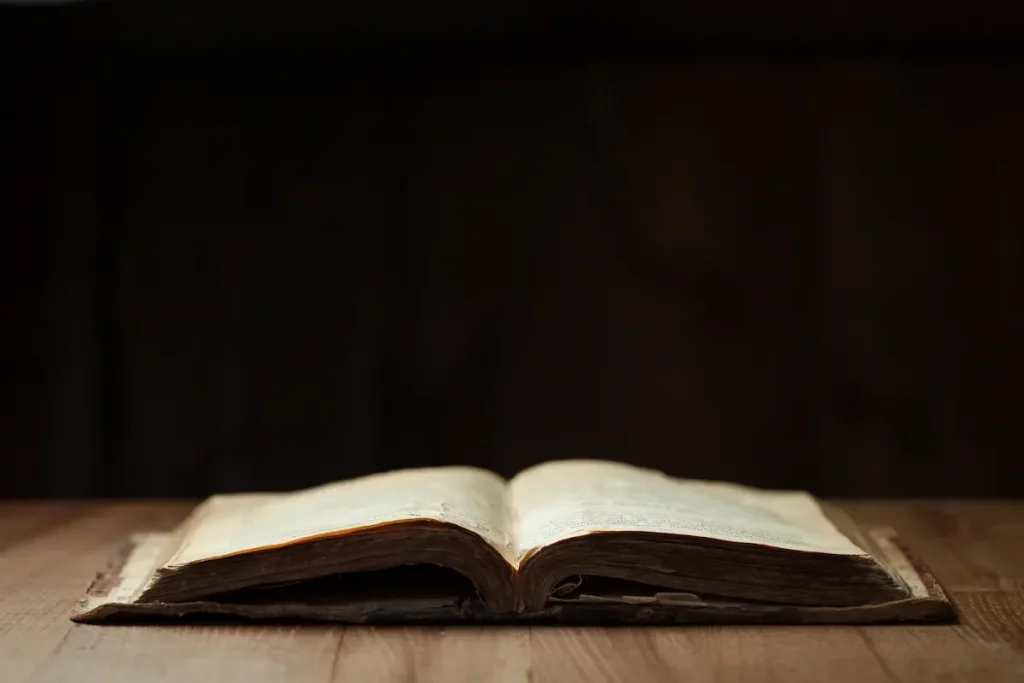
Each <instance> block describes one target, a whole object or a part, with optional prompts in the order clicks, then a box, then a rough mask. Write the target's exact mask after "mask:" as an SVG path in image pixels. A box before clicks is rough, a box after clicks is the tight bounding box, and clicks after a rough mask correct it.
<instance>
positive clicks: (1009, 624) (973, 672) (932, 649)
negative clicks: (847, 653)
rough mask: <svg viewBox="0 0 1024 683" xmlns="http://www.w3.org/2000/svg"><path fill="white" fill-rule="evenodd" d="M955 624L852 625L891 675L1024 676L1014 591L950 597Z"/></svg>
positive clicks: (1020, 604) (1023, 637)
mask: <svg viewBox="0 0 1024 683" xmlns="http://www.w3.org/2000/svg"><path fill="white" fill-rule="evenodd" d="M956 599H957V602H958V604H959V607H960V608H961V615H962V616H961V619H962V623H961V624H959V625H957V626H899V625H892V626H874V627H871V628H861V629H858V630H859V631H860V633H861V635H862V636H863V638H864V642H866V643H868V644H869V645H870V647H871V649H872V650H873V651H874V652H875V654H876V655H877V656H878V659H879V662H880V663H881V664H882V666H883V667H884V668H885V670H886V671H887V672H888V674H889V676H890V677H891V678H892V679H893V680H922V681H924V680H927V681H938V680H948V681H985V682H986V683H988V682H989V681H993V682H1000V681H1007V682H1008V683H1009V682H1010V681H1021V680H1024V629H1022V628H1021V623H1022V618H1024V601H1022V600H1021V594H1020V592H1016V593H1011V592H1002V591H998V592H995V591H989V592H983V593H963V594H959V595H957V596H956Z"/></svg>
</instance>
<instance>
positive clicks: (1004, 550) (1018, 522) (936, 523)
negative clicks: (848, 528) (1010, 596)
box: [842, 501, 1024, 594]
mask: <svg viewBox="0 0 1024 683" xmlns="http://www.w3.org/2000/svg"><path fill="white" fill-rule="evenodd" d="M842 507H843V508H844V509H846V510H847V511H849V512H850V513H851V514H852V515H853V517H854V518H855V519H856V520H857V521H858V523H860V524H864V525H879V526H883V525H884V526H891V527H893V528H894V529H896V531H897V532H898V533H899V534H900V538H901V539H902V541H903V542H904V543H905V544H906V545H907V546H908V549H909V550H910V552H911V553H913V554H914V555H915V556H916V557H918V558H919V559H920V561H921V562H923V563H924V564H925V565H926V566H927V567H928V568H929V569H930V570H931V571H932V572H934V573H935V575H936V577H937V578H938V579H939V581H940V582H941V583H942V585H943V586H944V587H945V588H946V589H947V590H948V591H952V592H953V593H954V594H956V593H959V592H964V591H979V590H1020V589H1021V588H1022V587H1024V514H1022V508H1021V505H1020V504H1019V503H1011V502H1005V501H971V502H966V501H964V502H955V501H921V502H915V503H913V504H907V503H900V502H895V501H891V502H870V501H859V502H852V501H847V502H844V503H843V504H842Z"/></svg>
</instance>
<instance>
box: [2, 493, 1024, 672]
mask: <svg viewBox="0 0 1024 683" xmlns="http://www.w3.org/2000/svg"><path fill="white" fill-rule="evenodd" d="M841 505H842V507H844V508H846V509H847V510H848V511H849V512H850V513H851V514H853V515H854V517H855V518H856V519H857V520H859V521H861V522H863V523H871V524H889V525H891V526H894V527H895V528H896V529H898V530H899V531H900V533H901V536H902V537H903V538H904V539H905V540H906V541H907V542H908V544H909V545H910V547H911V548H912V549H913V550H914V551H915V552H916V553H917V554H918V555H919V556H920V557H921V559H923V560H924V561H925V562H926V563H927V564H928V565H929V566H930V567H931V568H932V570H933V571H934V573H935V574H936V575H937V576H938V578H939V579H940V581H942V583H943V584H944V586H945V587H946V589H947V590H948V591H949V592H950V593H951V595H952V596H953V598H954V599H955V600H956V602H957V604H958V606H959V609H960V610H961V623H960V624H959V625H956V626H876V627H867V628H863V627H779V626H775V627H761V628H751V627H714V628H703V627H677V628H647V629H638V628H478V627H474V628H467V627H449V628H381V627H377V628H372V627H358V628H357V627H340V626H318V625H274V626H267V625H242V626H228V625H205V626H178V627H169V626H145V627H132V626H86V625H73V624H72V623H71V622H69V621H68V619H67V615H68V612H69V610H70V609H71V606H72V604H73V603H74V601H75V600H77V599H78V598H79V597H80V594H81V592H82V590H83V588H84V587H85V586H86V585H87V584H88V583H89V581H90V580H91V579H92V578H93V575H94V572H95V571H96V569H98V568H100V567H102V566H103V565H104V563H105V562H106V560H107V559H108V557H109V556H111V554H112V553H114V551H115V550H116V548H117V547H118V545H119V544H120V543H122V542H123V541H124V539H125V537H126V536H127V535H128V534H129V533H130V532H132V531H134V530H142V529H152V528H158V527H161V528H165V527H170V526H172V525H174V524H175V523H176V522H178V521H179V520H180V519H181V518H182V517H183V516H184V515H185V514H186V512H187V511H188V510H189V509H190V507H191V504H189V503H135V502H132V503H97V502H59V503H42V502H11V503H0V681H2V682H3V683H21V682H22V681H33V682H44V681H75V682H81V683H85V682H87V681H103V682H104V683H113V682H114V681H130V682H131V683H144V682H147V681H179V680H180V681H188V682H189V683H193V682H194V683H199V682H201V681H230V680H240V681H247V682H248V681H251V682H256V681H264V680H266V681H271V680H273V681H281V680H288V681H295V682H303V681H322V682H326V681H349V680H351V681H357V682H362V681H372V680H402V681H473V682H476V681H490V680H501V681H529V682H530V683H542V682H544V681H551V682H553V683H560V682H562V681H575V680H582V681H598V682H599V681H620V680H621V681H630V682H632V683H639V682H640V681H648V680H651V681H677V680H687V681H703V680H725V681H743V680H759V681H760V680H779V681H787V682H789V681H815V682H817V681H856V682H857V683H860V682H861V681H880V680H881V681H913V680H921V681H934V680H943V681H946V680H948V681H961V680H967V681H979V682H982V681H984V682H985V683H995V682H996V681H1017V682H1020V681H1024V502H1022V503H1012V502H954V501H942V502H865V501H861V502H842V503H841Z"/></svg>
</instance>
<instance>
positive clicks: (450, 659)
mask: <svg viewBox="0 0 1024 683" xmlns="http://www.w3.org/2000/svg"><path fill="white" fill-rule="evenodd" d="M530 645H531V632H530V630H529V629H525V628H486V627H453V628H434V627H426V628H349V629H347V630H346V631H345V636H344V639H343V641H342V642H341V643H340V648H339V650H338V657H337V661H336V663H335V666H334V670H333V676H334V678H333V679H332V680H334V681H338V682H339V683H340V682H341V681H373V680H391V679H397V680H424V681H432V680H437V681H467V683H470V682H475V681H508V682H511V681H527V680H530ZM535 680H537V679H535Z"/></svg>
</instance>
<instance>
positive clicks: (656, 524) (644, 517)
mask: <svg viewBox="0 0 1024 683" xmlns="http://www.w3.org/2000/svg"><path fill="white" fill-rule="evenodd" d="M509 504H510V507H511V508H512V512H513V516H514V524H513V537H514V546H515V556H516V561H517V566H518V563H519V562H521V561H522V560H524V559H526V558H527V557H528V556H529V555H530V554H532V553H533V552H534V551H536V550H538V549H540V548H543V547H544V546H547V545H551V544H552V543H556V542H558V541H562V540H566V539H569V538H573V537H576V536H583V535H586V534H592V533H600V532H605V531H634V532H654V533H662V534H678V535H687V536H698V537H702V538H711V539H718V540H723V541H735V542H741V543H756V544H761V545H768V546H774V547H779V548H788V549H791V550H802V551H808V552H821V553H831V554H844V555H864V554H865V553H864V551H863V550H861V549H860V548H858V547H857V546H856V545H854V544H853V543H852V542H851V541H850V540H849V539H847V538H846V536H844V535H843V534H842V533H840V532H839V531H838V530H837V529H836V528H835V527H834V526H833V525H832V524H831V522H829V521H828V519H827V518H826V517H825V515H824V513H822V511H821V508H820V507H819V506H818V504H817V503H816V502H815V501H814V499H813V498H812V497H811V496H810V495H809V494H807V493H803V492H799V491H763V490H759V489H753V488H749V487H744V486H737V485H734V484H725V483H718V482H704V481H696V480H686V479H676V478H674V477H669V476H667V475H665V474H663V473H662V472H658V471H656V470H648V469H642V468H638V467H632V466H630V465H625V464H621V463H615V462H606V461H597V460H566V461H559V462H549V463H545V464H542V465H538V466H536V467H532V468H530V469H528V470H524V471H523V472H521V473H519V474H518V475H517V476H516V477H515V478H514V479H513V480H512V481H511V482H510V483H509Z"/></svg>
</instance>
